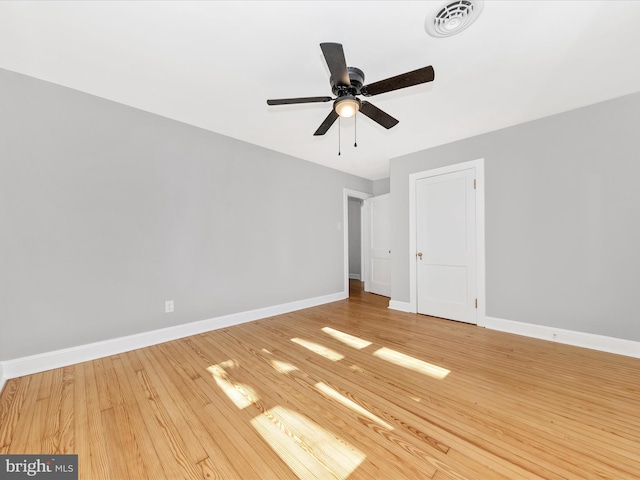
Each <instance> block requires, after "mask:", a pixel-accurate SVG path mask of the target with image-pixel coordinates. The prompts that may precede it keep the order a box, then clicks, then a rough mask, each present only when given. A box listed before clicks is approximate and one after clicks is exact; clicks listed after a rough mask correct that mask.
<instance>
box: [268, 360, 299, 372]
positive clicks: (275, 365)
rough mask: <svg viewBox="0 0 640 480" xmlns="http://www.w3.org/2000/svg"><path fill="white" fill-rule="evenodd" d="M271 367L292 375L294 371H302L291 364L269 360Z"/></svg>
mask: <svg viewBox="0 0 640 480" xmlns="http://www.w3.org/2000/svg"><path fill="white" fill-rule="evenodd" d="M269 363H270V364H271V366H272V367H273V368H274V369H275V370H276V371H277V372H280V373H290V372H293V371H294V370H300V369H299V368H298V367H296V366H295V365H291V364H290V363H287V362H283V361H282V360H269Z"/></svg>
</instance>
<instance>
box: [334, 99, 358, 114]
mask: <svg viewBox="0 0 640 480" xmlns="http://www.w3.org/2000/svg"><path fill="white" fill-rule="evenodd" d="M360 104H361V102H360V99H359V98H356V97H354V96H353V95H344V96H342V97H340V98H338V99H337V100H336V101H335V102H334V103H333V109H334V110H335V112H336V113H337V114H338V115H339V116H340V117H342V118H349V117H353V116H354V115H355V114H356V113H357V112H358V110H360Z"/></svg>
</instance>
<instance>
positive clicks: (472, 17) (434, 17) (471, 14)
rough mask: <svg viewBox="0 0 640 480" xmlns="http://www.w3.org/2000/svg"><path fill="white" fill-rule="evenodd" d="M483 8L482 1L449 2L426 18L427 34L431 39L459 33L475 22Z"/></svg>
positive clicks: (462, 0) (460, 0)
mask: <svg viewBox="0 0 640 480" xmlns="http://www.w3.org/2000/svg"><path fill="white" fill-rule="evenodd" d="M483 6H484V1H483V0H455V1H449V2H447V3H445V4H444V5H442V6H441V7H439V8H437V9H435V10H434V11H433V12H432V13H430V14H429V15H428V16H427V20H426V22H425V28H426V30H427V33H428V34H429V35H431V36H432V37H450V36H451V35H455V34H456V33H460V32H461V31H462V30H464V29H465V28H467V27H468V26H469V25H471V24H472V23H473V22H475V21H476V19H477V18H478V16H479V15H480V12H482V7H483Z"/></svg>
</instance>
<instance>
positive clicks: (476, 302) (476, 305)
mask: <svg viewBox="0 0 640 480" xmlns="http://www.w3.org/2000/svg"><path fill="white" fill-rule="evenodd" d="M476 308H478V299H477V298H476Z"/></svg>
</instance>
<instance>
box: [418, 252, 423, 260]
mask: <svg viewBox="0 0 640 480" xmlns="http://www.w3.org/2000/svg"><path fill="white" fill-rule="evenodd" d="M418 258H419V259H420V260H422V252H418Z"/></svg>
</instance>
